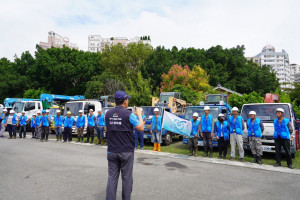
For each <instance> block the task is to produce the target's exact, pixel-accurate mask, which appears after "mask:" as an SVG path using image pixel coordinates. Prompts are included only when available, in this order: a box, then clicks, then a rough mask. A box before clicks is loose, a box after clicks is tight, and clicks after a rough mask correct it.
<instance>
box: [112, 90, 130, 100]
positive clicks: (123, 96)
mask: <svg viewBox="0 0 300 200" xmlns="http://www.w3.org/2000/svg"><path fill="white" fill-rule="evenodd" d="M114 98H115V99H120V100H124V99H129V98H131V96H129V95H128V94H126V92H124V91H122V90H119V91H117V92H116V93H115V96H114Z"/></svg>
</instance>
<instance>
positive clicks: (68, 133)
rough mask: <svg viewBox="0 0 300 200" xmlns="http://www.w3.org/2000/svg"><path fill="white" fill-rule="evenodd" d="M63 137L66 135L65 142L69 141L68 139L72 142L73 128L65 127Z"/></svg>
mask: <svg viewBox="0 0 300 200" xmlns="http://www.w3.org/2000/svg"><path fill="white" fill-rule="evenodd" d="M63 137H64V141H65V142H66V141H67V139H68V140H69V142H71V141H72V128H69V127H65V128H64V135H63Z"/></svg>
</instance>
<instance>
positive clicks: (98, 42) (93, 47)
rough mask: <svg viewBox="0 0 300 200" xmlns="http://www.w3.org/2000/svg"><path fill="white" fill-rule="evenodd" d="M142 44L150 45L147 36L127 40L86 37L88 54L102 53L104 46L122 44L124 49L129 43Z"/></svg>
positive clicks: (95, 36) (97, 36)
mask: <svg viewBox="0 0 300 200" xmlns="http://www.w3.org/2000/svg"><path fill="white" fill-rule="evenodd" d="M138 42H143V43H146V44H151V40H150V37H149V36H147V37H146V36H144V37H134V38H131V39H128V38H126V37H111V38H102V37H101V36H100V35H89V37H88V51H90V52H99V51H100V52H102V50H103V49H104V48H105V46H106V45H108V46H110V45H115V44H122V45H123V46H124V47H125V46H127V45H128V44H130V43H138Z"/></svg>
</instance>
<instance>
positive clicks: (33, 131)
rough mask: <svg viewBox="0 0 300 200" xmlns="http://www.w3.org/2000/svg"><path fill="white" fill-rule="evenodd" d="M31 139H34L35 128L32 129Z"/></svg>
mask: <svg viewBox="0 0 300 200" xmlns="http://www.w3.org/2000/svg"><path fill="white" fill-rule="evenodd" d="M31 129H32V138H35V127H32V128H31Z"/></svg>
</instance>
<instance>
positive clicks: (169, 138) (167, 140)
mask: <svg viewBox="0 0 300 200" xmlns="http://www.w3.org/2000/svg"><path fill="white" fill-rule="evenodd" d="M163 142H164V145H165V146H168V145H170V144H171V143H172V135H171V134H170V133H167V134H166V136H165V139H164V141H163Z"/></svg>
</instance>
